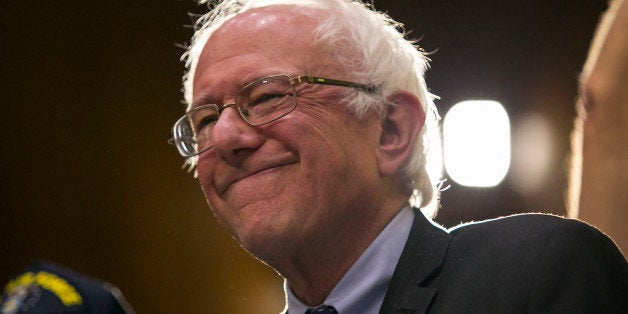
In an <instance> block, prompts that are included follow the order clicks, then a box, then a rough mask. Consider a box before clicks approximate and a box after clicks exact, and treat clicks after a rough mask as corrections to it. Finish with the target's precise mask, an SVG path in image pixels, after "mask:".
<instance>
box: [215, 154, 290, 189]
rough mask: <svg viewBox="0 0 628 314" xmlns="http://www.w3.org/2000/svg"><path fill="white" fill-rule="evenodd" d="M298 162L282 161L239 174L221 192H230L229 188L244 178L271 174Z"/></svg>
mask: <svg viewBox="0 0 628 314" xmlns="http://www.w3.org/2000/svg"><path fill="white" fill-rule="evenodd" d="M296 163H297V162H296V161H291V162H286V163H281V164H277V165H273V166H270V167H264V168H261V169H259V170H257V171H252V172H249V173H245V174H242V175H241V176H237V177H235V178H234V179H233V180H230V181H229V182H228V183H227V184H226V185H225V186H224V188H223V189H222V191H221V193H227V192H229V190H231V188H232V187H233V186H234V185H236V184H237V183H239V182H241V181H244V180H247V179H251V178H253V177H256V176H260V175H265V174H269V173H272V172H275V171H278V170H280V169H281V168H283V167H286V166H289V165H292V164H296Z"/></svg>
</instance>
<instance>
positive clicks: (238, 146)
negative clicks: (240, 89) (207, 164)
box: [212, 106, 264, 166]
mask: <svg viewBox="0 0 628 314" xmlns="http://www.w3.org/2000/svg"><path fill="white" fill-rule="evenodd" d="M237 110H238V109H237V108H235V107H234V106H230V107H228V108H224V110H223V111H222V113H221V114H220V117H219V118H218V121H216V125H214V129H213V130H212V142H213V146H214V151H215V152H216V154H217V155H218V157H219V158H220V159H221V160H223V161H225V162H226V163H228V164H230V165H234V166H237V165H238V164H240V163H241V162H242V161H244V160H245V159H246V158H247V157H248V156H249V155H250V154H251V153H252V152H254V151H255V150H256V149H258V148H259V147H260V146H261V145H262V144H263V143H264V137H263V136H262V135H261V134H260V133H259V132H258V130H257V129H256V128H255V127H253V126H251V125H249V124H248V123H246V122H245V121H244V119H242V117H241V116H240V115H239V113H238V112H237Z"/></svg>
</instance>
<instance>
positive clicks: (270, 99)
mask: <svg viewBox="0 0 628 314" xmlns="http://www.w3.org/2000/svg"><path fill="white" fill-rule="evenodd" d="M286 96H288V95H287V94H285V93H265V94H261V95H259V96H258V97H256V98H252V99H251V101H250V103H249V106H250V107H255V106H259V105H272V104H275V103H277V102H281V101H282V99H283V98H284V97H286Z"/></svg>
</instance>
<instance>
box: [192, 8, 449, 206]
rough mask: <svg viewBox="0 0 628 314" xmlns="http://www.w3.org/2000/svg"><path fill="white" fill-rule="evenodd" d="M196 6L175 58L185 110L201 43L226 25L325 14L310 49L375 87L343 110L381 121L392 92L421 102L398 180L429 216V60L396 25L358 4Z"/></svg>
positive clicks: (432, 119) (434, 140)
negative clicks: (421, 116)
mask: <svg viewBox="0 0 628 314" xmlns="http://www.w3.org/2000/svg"><path fill="white" fill-rule="evenodd" d="M200 3H207V6H208V7H209V9H210V11H209V12H208V13H207V14H205V15H203V16H202V17H200V18H199V19H198V20H197V22H196V24H195V29H196V31H195V33H194V35H193V36H192V41H191V44H190V45H189V47H188V50H187V52H186V53H185V54H184V55H183V56H182V57H181V59H182V60H184V61H185V65H186V68H187V73H186V74H185V76H184V77H183V93H184V97H185V101H186V102H187V104H188V107H189V106H190V105H191V103H192V86H193V80H194V74H195V70H196V65H197V64H198V61H199V58H200V55H201V52H202V51H203V48H204V46H205V43H206V42H207V40H208V39H209V37H210V36H211V35H212V33H213V32H214V31H215V30H216V29H218V28H219V27H220V26H221V25H223V24H224V23H225V22H226V21H227V20H229V19H231V18H233V17H235V16H236V15H238V14H240V13H243V12H245V11H247V10H250V9H252V8H257V7H265V6H270V5H292V6H295V8H296V9H301V8H303V7H309V8H317V9H323V10H325V11H327V12H329V16H328V17H326V19H325V20H324V21H323V22H322V23H320V24H319V25H318V26H317V27H316V29H315V34H314V35H315V42H314V43H313V45H317V46H318V45H320V46H321V47H327V48H328V49H332V50H333V51H334V52H336V51H340V52H341V53H339V54H335V55H334V56H335V57H336V59H337V61H338V63H339V64H340V65H341V66H342V67H343V70H346V71H348V73H351V74H352V77H355V78H357V79H359V80H360V81H361V82H365V83H366V84H369V85H373V86H376V87H377V91H378V92H377V94H376V95H373V94H370V93H366V92H353V93H352V94H351V95H350V97H347V99H346V103H347V106H348V107H349V108H351V109H352V110H353V111H354V112H355V114H356V116H357V117H358V118H360V117H362V116H363V115H364V114H366V113H368V112H377V113H379V114H380V115H382V116H383V115H384V114H385V113H386V111H387V110H388V107H389V106H394V104H392V103H391V102H390V100H389V99H390V98H389V96H391V95H392V94H393V93H394V92H395V91H399V90H403V91H407V92H410V93H412V94H414V95H416V96H417V97H418V99H419V101H420V102H421V106H422V108H423V111H424V112H425V114H426V121H425V124H424V126H423V128H422V129H421V131H420V134H419V138H418V140H417V142H416V143H415V144H414V147H413V152H412V154H411V157H410V158H409V159H408V160H407V161H406V163H405V165H404V166H403V168H402V169H401V172H400V175H401V176H402V179H403V180H405V181H406V182H407V187H408V188H409V189H411V190H412V191H413V193H412V196H411V197H410V203H411V204H412V205H413V206H420V207H422V211H423V212H424V213H425V214H426V216H428V217H433V216H435V214H436V211H437V209H438V203H439V202H438V197H439V194H440V191H439V190H440V182H441V181H440V180H441V175H442V170H441V169H442V157H441V146H440V132H439V129H438V120H439V116H438V112H437V110H436V107H435V106H434V102H433V98H434V96H433V95H431V94H430V93H429V92H428V90H427V86H426V84H425V79H424V73H425V71H426V69H427V68H428V66H429V65H428V61H429V59H428V58H427V57H426V54H425V52H423V50H422V49H421V48H419V47H418V46H417V45H416V43H415V42H412V41H409V40H407V39H405V35H406V34H405V31H404V29H403V25H402V24H401V23H398V22H396V21H394V20H393V19H392V18H390V17H389V16H388V15H386V14H384V13H382V12H378V11H376V10H375V9H374V8H373V6H372V4H370V3H364V2H363V1H351V0H225V1H220V2H219V3H215V1H210V2H208V1H206V0H205V1H204V0H201V1H200ZM347 51H351V52H356V53H357V54H358V57H357V58H356V56H355V54H350V55H348V54H347V53H346V52H347ZM342 52H345V53H344V54H342ZM345 56H346V57H345ZM196 161H197V157H191V158H189V159H188V160H187V163H188V164H189V165H190V166H191V167H192V168H193V167H194V166H195V165H196Z"/></svg>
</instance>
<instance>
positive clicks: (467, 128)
mask: <svg viewBox="0 0 628 314" xmlns="http://www.w3.org/2000/svg"><path fill="white" fill-rule="evenodd" d="M443 142H444V143H443V147H444V152H443V153H444V157H445V169H446V170H447V173H448V174H449V177H450V178H451V179H452V180H454V181H456V182H458V183H459V184H462V185H467V186H484V187H488V186H495V185H497V184H499V182H501V181H502V180H503V179H504V176H506V173H507V172H508V168H509V167H510V121H509V120H508V114H507V113H506V110H505V109H504V107H503V106H502V105H501V104H500V103H498V102H496V101H491V100H469V101H463V102H460V103H458V104H456V105H455V106H453V107H452V108H451V109H450V110H449V112H448V113H447V116H446V117H445V121H444V122H443Z"/></svg>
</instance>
